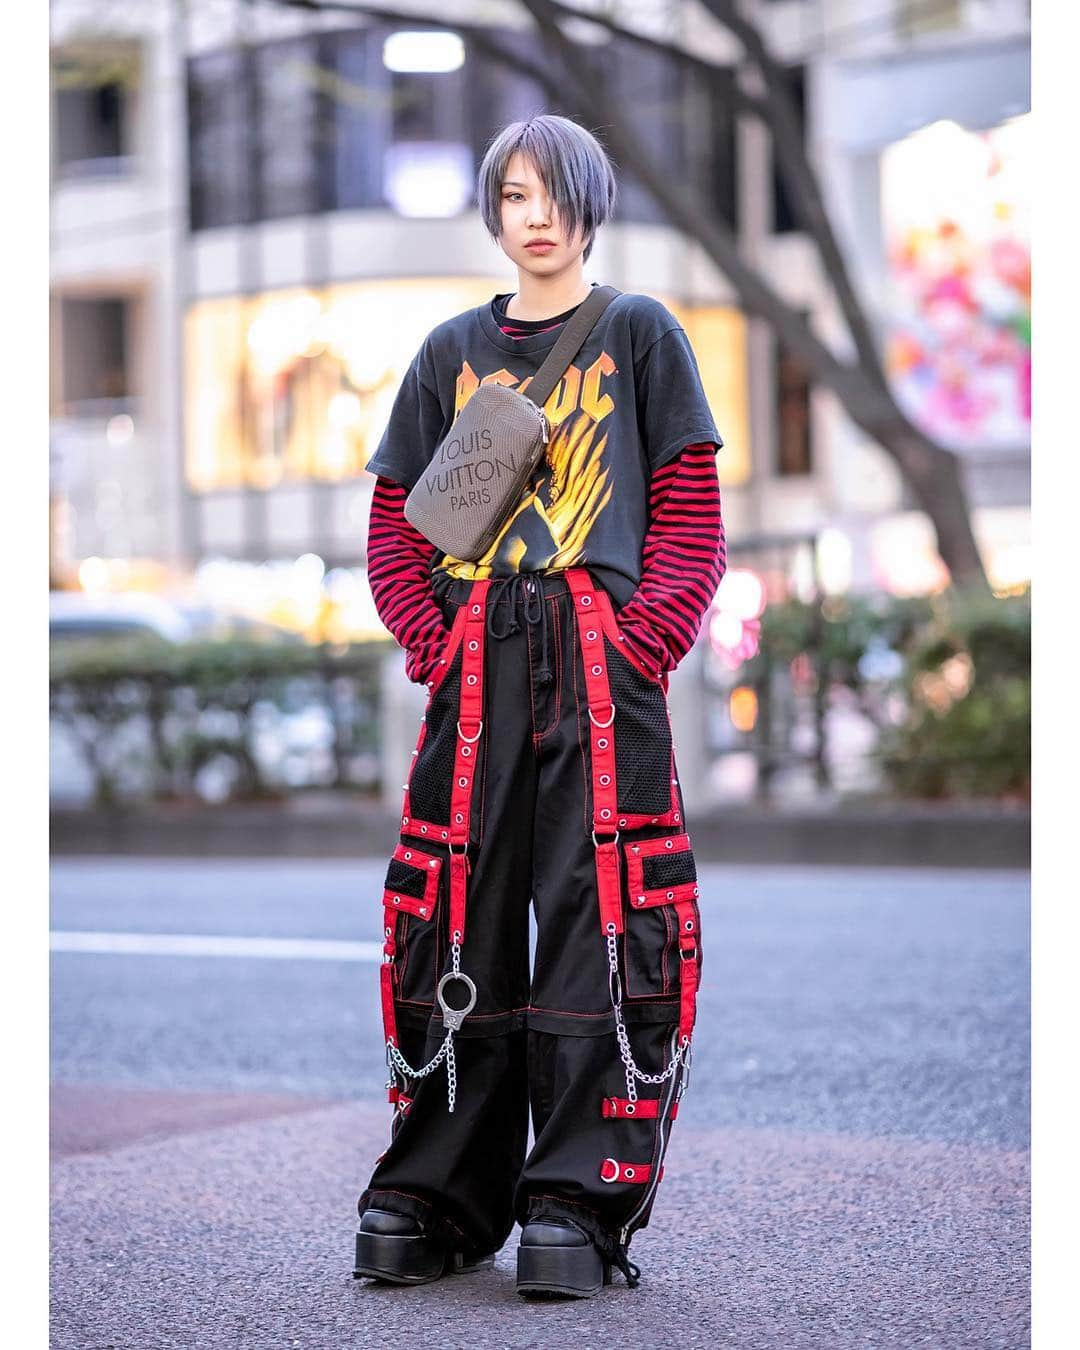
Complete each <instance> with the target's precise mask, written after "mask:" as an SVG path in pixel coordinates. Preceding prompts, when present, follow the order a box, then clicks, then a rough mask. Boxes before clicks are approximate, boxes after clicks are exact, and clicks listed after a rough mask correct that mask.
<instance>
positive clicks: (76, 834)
mask: <svg viewBox="0 0 1080 1350" xmlns="http://www.w3.org/2000/svg"><path fill="white" fill-rule="evenodd" d="M313 808H314V809H313ZM397 825H398V820H397V816H396V814H395V815H392V814H390V813H389V812H387V811H386V810H384V809H382V808H381V807H379V806H377V805H373V804H372V803H371V802H370V801H367V800H364V799H345V800H333V801H331V802H327V801H326V799H325V798H323V799H321V800H320V801H319V802H318V803H312V802H308V801H305V800H303V799H300V800H299V801H295V800H294V801H289V802H285V803H280V804H265V805H264V804H257V805H250V806H228V807H222V808H208V807H192V806H177V807H175V808H167V807H155V808H151V809H144V810H134V809H129V810H126V811H97V810H88V811H80V810H54V811H53V812H52V814H51V816H50V844H51V851H52V853H53V854H54V855H72V854H110V855H129V856H134V857H200V858H201V857H209V858H229V857H233V858H235V857H252V858H259V857H273V858H281V857H295V858H365V857H378V858H381V857H385V856H387V855H388V854H389V853H390V852H391V851H392V849H393V846H394V843H395V842H396V839H397V836H398V831H397ZM687 829H688V831H689V833H690V835H691V838H692V839H693V843H694V852H695V855H696V856H697V858H698V859H699V860H700V861H702V862H710V863H778V864H832V865H840V866H863V867H869V866H873V867H932V868H935V867H936V868H941V867H997V868H1019V869H1025V870H1026V869H1027V868H1028V867H1029V866H1030V850H1031V815H1030V811H1029V810H1028V809H1027V808H1026V807H1025V808H1020V807H1017V808H1009V807H1003V806H1002V807H999V806H994V805H964V806H956V805H949V804H945V805H941V804H937V803H903V804H895V805H894V804H888V805H881V806H877V807H874V806H859V807H846V806H841V807H838V808H836V809H834V810H832V811H829V812H828V813H825V812H822V811H808V810H804V811H792V810H787V811H782V812H781V811H771V810H767V809H759V810H753V809H748V808H746V807H739V808H732V809H731V810H728V811H724V812H723V813H722V814H721V813H716V812H714V813H710V814H708V815H704V816H698V817H695V816H693V815H690V816H689V817H688V820H687Z"/></svg>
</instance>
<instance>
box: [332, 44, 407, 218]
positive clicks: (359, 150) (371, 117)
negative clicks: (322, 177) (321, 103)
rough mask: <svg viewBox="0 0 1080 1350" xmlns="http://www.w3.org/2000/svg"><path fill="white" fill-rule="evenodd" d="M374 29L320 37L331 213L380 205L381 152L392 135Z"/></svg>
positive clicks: (385, 82) (386, 87)
mask: <svg viewBox="0 0 1080 1350" xmlns="http://www.w3.org/2000/svg"><path fill="white" fill-rule="evenodd" d="M382 42H383V34H382V33H381V32H380V31H378V30H377V29H374V28H372V29H361V30H358V31H355V32H347V33H326V34H324V35H323V60H322V67H323V70H324V71H329V72H332V74H331V75H330V77H329V79H328V81H327V83H326V85H325V86H324V87H325V90H326V102H327V105H328V106H327V111H326V119H325V125H326V175H327V188H326V198H325V199H326V200H327V203H328V205H329V207H330V209H331V210H355V209H357V208H360V207H375V206H382V205H383V191H382V148H383V146H384V145H385V144H386V142H387V141H388V139H389V136H390V80H389V72H388V71H387V70H386V67H385V66H384V65H383V62H382Z"/></svg>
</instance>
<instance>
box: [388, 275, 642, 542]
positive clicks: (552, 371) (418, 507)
mask: <svg viewBox="0 0 1080 1350" xmlns="http://www.w3.org/2000/svg"><path fill="white" fill-rule="evenodd" d="M621 294H622V292H621V291H617V290H616V289H615V287H614V286H596V287H594V289H593V291H592V293H591V294H590V295H589V296H588V297H587V298H586V299H585V300H583V301H582V302H581V305H580V306H579V307H578V308H577V309H576V310H575V311H574V313H573V315H572V316H571V317H570V318H569V319H568V320H567V322H566V326H565V328H564V329H563V331H562V332H561V333H560V334H559V337H558V340H557V341H556V343H555V345H554V347H552V349H551V351H550V352H549V353H548V355H547V357H546V358H545V360H544V362H543V364H542V365H541V367H540V369H539V370H538V371H537V372H536V374H535V375H534V376H533V378H532V380H531V381H530V383H529V387H528V390H527V391H526V392H524V393H520V392H519V391H518V390H516V389H511V388H509V387H508V386H507V385H505V384H482V385H480V387H479V388H478V389H476V390H475V391H474V393H473V395H472V397H471V398H470V399H469V401H468V403H466V404H465V406H464V408H462V410H461V412H460V413H459V414H458V416H457V418H456V419H455V421H454V425H453V426H452V427H451V428H450V430H449V431H448V432H447V434H446V436H445V437H444V438H443V440H442V441H440V442H439V445H438V446H437V447H436V450H435V453H434V455H433V456H432V457H431V460H430V462H429V464H428V466H427V468H426V469H425V470H424V472H423V474H422V475H421V476H420V480H419V482H418V483H417V484H416V486H415V487H414V488H413V490H412V491H411V492H410V493H409V496H408V499H407V500H406V502H405V519H406V520H408V521H409V523H410V524H411V525H415V526H416V528H417V529H418V530H419V531H420V532H421V534H423V535H425V536H426V538H428V539H430V540H431V542H432V543H433V544H435V545H436V546H437V547H438V548H440V549H442V551H443V552H444V553H448V554H450V556H451V557H453V558H460V559H461V560H462V561H464V562H475V561H476V559H477V558H481V557H483V555H484V553H485V552H486V551H487V549H488V548H490V547H491V544H492V543H493V542H494V540H495V539H496V537H497V536H498V533H499V530H500V529H501V528H502V525H503V523H504V522H505V520H506V518H507V516H509V514H510V512H511V511H512V510H513V509H514V507H515V506H516V505H517V503H518V501H519V499H520V497H521V494H522V492H523V491H524V490H525V485H526V484H527V483H528V481H529V479H530V477H531V476H532V474H533V472H534V471H535V469H536V467H537V465H538V464H539V463H540V460H541V458H542V457H543V454H544V448H545V447H546V445H547V443H548V441H549V440H550V438H551V428H550V426H549V425H548V420H547V417H546V415H545V414H544V404H545V403H546V402H547V400H548V398H550V396H551V391H552V390H553V389H554V388H555V386H556V385H557V384H558V382H559V381H560V380H561V379H562V377H563V376H564V375H565V374H566V369H567V367H568V366H569V365H570V362H571V361H572V360H573V359H574V357H575V356H577V354H578V352H579V351H580V350H581V347H582V345H583V343H584V342H585V339H586V338H587V337H588V336H589V334H590V333H591V332H592V330H593V328H594V327H595V326H596V322H597V320H598V319H599V318H600V315H601V314H602V313H603V312H604V310H605V309H606V308H607V307H608V305H609V304H610V303H611V302H612V300H614V299H615V297H616V296H617V295H621Z"/></svg>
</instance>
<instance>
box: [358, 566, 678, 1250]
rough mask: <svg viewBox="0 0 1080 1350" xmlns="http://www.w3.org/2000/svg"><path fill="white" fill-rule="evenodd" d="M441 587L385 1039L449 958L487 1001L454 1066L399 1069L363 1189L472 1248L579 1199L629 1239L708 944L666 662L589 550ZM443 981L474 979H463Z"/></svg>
mask: <svg viewBox="0 0 1080 1350" xmlns="http://www.w3.org/2000/svg"><path fill="white" fill-rule="evenodd" d="M440 583H442V584H440ZM435 594H436V599H437V601H438V603H439V604H440V606H441V608H442V610H443V614H444V617H445V619H446V621H447V623H448V625H451V629H450V634H449V636H448V638H447V642H446V648H445V651H444V654H443V664H441V665H440V666H439V668H438V673H437V674H436V675H435V676H434V677H433V678H432V680H430V681H429V683H428V702H427V707H426V711H425V713H424V716H423V718H422V719H421V726H420V732H419V737H418V741H417V746H416V749H415V750H414V751H413V752H412V763H411V767H410V770H409V773H408V781H407V783H406V784H405V797H404V806H403V810H402V815H401V822H400V824H401V832H400V840H399V843H398V844H397V846H396V848H395V850H394V854H393V858H392V859H391V860H390V863H389V867H388V870H387V874H386V882H385V887H384V891H383V896H382V903H383V907H384V914H385V925H384V934H385V939H386V945H385V948H384V952H385V956H384V962H383V967H382V971H381V981H382V1003H383V1018H384V1023H385V1031H386V1037H387V1040H388V1041H389V1042H390V1043H391V1045H392V1046H394V1047H396V1049H397V1051H398V1053H399V1054H400V1055H401V1056H403V1059H404V1061H405V1062H407V1063H408V1065H409V1066H410V1068H412V1069H420V1068H422V1067H423V1066H424V1065H425V1064H427V1063H428V1062H429V1061H430V1060H431V1058H432V1057H433V1056H434V1055H435V1054H436V1052H437V1051H438V1050H439V1049H440V1047H441V1046H443V1044H444V1041H445V1039H446V1030H445V1025H444V1018H443V1012H442V1008H441V1006H440V1004H439V1002H438V1001H437V999H436V986H437V983H438V981H439V980H440V977H441V976H444V975H446V974H447V973H448V972H451V971H452V970H453V967H454V960H455V957H456V959H457V962H458V965H459V968H460V970H461V971H462V973H463V974H465V975H467V976H469V978H470V979H471V980H472V981H473V982H474V984H475V987H476V1003H475V1006H474V1007H473V1008H472V1010H471V1011H470V1012H469V1013H468V1015H467V1016H466V1017H465V1019H464V1022H463V1023H462V1025H461V1027H460V1029H459V1030H457V1031H456V1032H455V1033H454V1034H453V1036H452V1054H451V1056H450V1058H451V1060H452V1064H451V1065H450V1066H448V1064H447V1062H446V1057H445V1056H444V1059H443V1060H442V1062H441V1063H440V1064H439V1066H438V1068H437V1069H436V1070H435V1071H434V1072H432V1073H430V1074H428V1075H426V1076H423V1077H412V1076H410V1075H409V1074H406V1073H404V1072H402V1071H401V1069H400V1067H399V1068H398V1069H396V1070H392V1072H391V1079H390V1082H389V1083H388V1088H389V1095H390V1100H391V1101H392V1102H393V1103H394V1106H395V1111H394V1117H393V1121H392V1126H391V1141H390V1144H389V1146H388V1148H387V1149H386V1151H385V1152H384V1153H383V1154H382V1156H381V1157H380V1158H379V1159H378V1162H377V1164H376V1166H375V1169H374V1173H373V1175H372V1176H371V1178H370V1181H369V1183H368V1186H367V1188H366V1190H365V1191H364V1192H363V1194H362V1195H361V1196H360V1199H359V1203H358V1208H359V1210H360V1212H361V1213H362V1212H363V1211H364V1210H365V1209H366V1208H368V1207H375V1208H381V1209H389V1210H393V1211H396V1212H398V1213H404V1214H408V1215H411V1216H413V1217H415V1218H418V1219H420V1220H421V1222H422V1223H423V1224H424V1226H425V1228H426V1229H427V1230H428V1231H431V1232H437V1233H440V1234H441V1235H442V1236H444V1237H445V1238H446V1239H447V1240H448V1241H450V1242H452V1243H453V1244H454V1245H455V1246H457V1247H460V1248H463V1249H465V1250H467V1251H479V1252H488V1251H491V1250H494V1249H497V1248H498V1247H499V1246H501V1245H502V1243H503V1242H504V1241H505V1240H506V1238H507V1236H508V1235H509V1233H510V1230H511V1228H512V1227H513V1223H514V1220H515V1219H516V1220H517V1221H518V1222H519V1223H521V1224H525V1223H527V1222H528V1221H529V1220H530V1219H533V1218H537V1217H540V1216H550V1217H564V1218H572V1219H574V1220H575V1221H577V1222H578V1223H579V1224H580V1225H582V1226H583V1227H584V1228H585V1229H586V1231H587V1232H589V1233H590V1234H591V1236H592V1237H593V1239H594V1241H596V1243H597V1245H598V1246H599V1247H600V1248H601V1250H604V1251H605V1252H607V1253H608V1254H611V1253H612V1251H613V1250H614V1251H615V1252H621V1253H622V1255H623V1256H624V1258H625V1249H626V1244H627V1243H628V1242H629V1238H630V1235H631V1234H632V1233H633V1232H634V1231H636V1230H637V1229H638V1228H641V1227H643V1226H644V1225H645V1224H646V1223H647V1222H648V1219H649V1215H650V1212H651V1209H652V1204H653V1200H654V1197H655V1194H656V1187H657V1183H658V1182H659V1179H660V1174H661V1170H662V1161H663V1156H664V1151H665V1149H666V1146H667V1140H668V1137H669V1135H670V1131H671V1121H672V1119H673V1118H674V1116H675V1113H676V1110H677V1106H678V1098H679V1097H680V1096H681V1093H682V1089H683V1087H684V1085H685V1082H686V1076H687V1072H688V1069H689V1043H690V1034H691V1032H692V1028H693V1021H694V1003H695V994H696V989H697V984H698V979H699V973H700V966H701V944H700V931H699V929H700V916H699V912H698V905H697V894H698V889H697V877H696V869H695V864H694V858H693V853H692V850H691V844H690V839H689V837H688V835H687V833H686V830H685V816H684V811H683V801H682V794H681V791H680V788H679V784H678V776H677V774H676V771H675V759H674V754H673V749H672V739H671V725H670V721H669V717H668V709H667V677H666V676H663V677H660V678H657V677H656V676H655V675H653V674H652V673H651V672H649V671H648V670H646V669H645V668H644V667H642V666H640V665H639V664H638V663H637V661H636V659H635V658H634V657H633V656H631V655H630V653H629V651H628V650H626V648H625V647H624V646H623V644H622V641H621V637H620V634H619V631H618V625H617V620H616V616H615V611H614V609H613V606H612V604H611V600H610V597H609V595H608V593H607V592H606V590H604V589H603V587H602V586H600V585H599V584H596V583H594V582H593V580H592V578H591V576H590V574H589V572H588V570H587V569H585V568H571V569H568V570H566V571H563V572H560V573H552V574H548V575H540V574H529V573H523V574H518V575H516V576H513V577H509V578H504V579H495V580H491V579H485V580H481V581H464V580H454V579H449V578H437V579H436V583H435ZM530 900H531V901H532V904H533V907H534V912H535V918H536V925H537V943H536V951H535V961H534V964H533V969H532V972H531V975H530V970H529V905H530ZM444 994H445V999H446V1002H447V1003H448V1004H449V1005H450V1006H451V1007H453V1008H459V1007H461V1006H462V1005H463V1004H464V1003H465V1002H466V996H467V990H466V988H465V986H464V985H463V984H462V983H461V982H460V981H456V980H453V979H451V980H450V981H449V982H448V984H447V986H446V987H445V991H444ZM627 1059H629V1061H630V1062H631V1063H632V1064H634V1065H636V1067H637V1069H638V1070H639V1071H640V1073H642V1074H644V1075H647V1076H648V1077H651V1078H653V1079H654V1081H652V1082H650V1081H648V1078H644V1079H643V1078H641V1077H639V1076H637V1075H636V1074H634V1073H632V1072H630V1071H629V1070H628V1067H627ZM673 1060H674V1061H675V1063H674V1067H673V1066H672V1061H673ZM450 1068H452V1070H453V1073H452V1075H451V1074H450V1073H449V1071H448V1070H449V1069H450ZM665 1073H666V1076H663V1075H665ZM451 1076H452V1078H453V1080H454V1081H453V1083H452V1084H451V1082H450V1081H449V1080H450V1078H451ZM451 1096H452V1099H453V1103H454V1109H453V1111H452V1112H451V1111H450V1110H449V1109H448V1104H449V1103H448V1098H449V1097H451ZM530 1109H531V1113H532V1123H533V1131H534V1136H535V1138H534V1143H533V1146H532V1148H531V1150H528V1152H527V1127H528V1119H529V1113H530ZM526 1154H527V1156H526Z"/></svg>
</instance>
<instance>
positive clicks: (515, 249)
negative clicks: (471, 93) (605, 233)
mask: <svg viewBox="0 0 1080 1350" xmlns="http://www.w3.org/2000/svg"><path fill="white" fill-rule="evenodd" d="M501 202H502V206H501V219H502V234H501V236H500V238H499V244H500V246H501V247H502V250H503V252H504V253H505V254H506V256H507V257H508V258H510V259H511V260H512V261H513V262H514V263H516V264H517V266H518V267H519V268H520V269H521V270H522V271H524V272H528V273H530V274H532V275H533V276H536V277H550V276H554V275H556V274H558V273H561V272H565V271H566V269H567V268H568V267H572V266H574V265H577V264H578V262H579V259H580V258H581V255H582V253H583V252H584V249H585V239H584V237H583V235H582V234H580V233H579V234H578V236H577V237H576V238H568V237H567V235H566V233H565V231H564V230H563V229H562V227H561V225H560V223H559V219H558V211H557V209H556V206H555V203H554V202H553V201H552V200H551V198H550V196H549V195H548V190H547V188H546V187H545V186H544V182H543V180H542V179H541V178H540V176H539V175H538V174H537V172H536V170H535V169H534V168H533V167H532V165H531V164H529V162H528V161H527V160H526V159H525V158H524V156H523V155H522V154H521V153H520V152H518V153H516V154H514V155H513V156H511V159H510V162H509V163H508V164H507V166H506V173H505V174H504V176H503V182H502V187H501ZM540 239H546V240H550V241H551V246H550V247H547V248H545V247H543V246H540V245H534V246H533V247H530V244H531V243H533V241H536V240H540Z"/></svg>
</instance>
